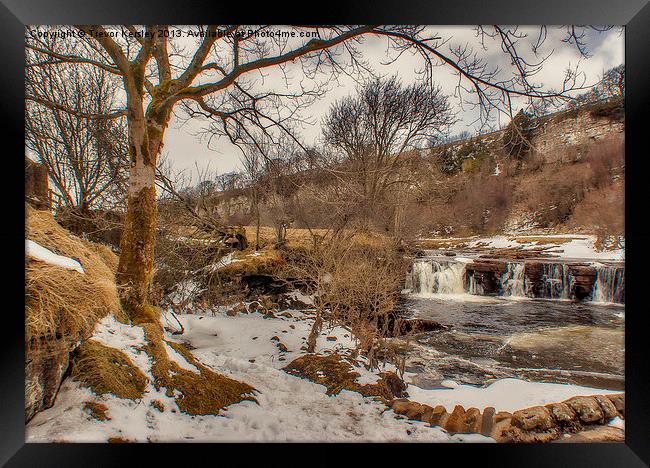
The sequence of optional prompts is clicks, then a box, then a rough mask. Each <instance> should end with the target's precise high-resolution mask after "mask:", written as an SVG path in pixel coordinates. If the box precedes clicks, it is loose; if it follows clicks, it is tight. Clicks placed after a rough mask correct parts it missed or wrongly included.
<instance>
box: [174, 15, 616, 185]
mask: <svg viewBox="0 0 650 468" xmlns="http://www.w3.org/2000/svg"><path fill="white" fill-rule="evenodd" d="M430 29H431V31H435V32H437V33H438V34H439V35H440V36H442V37H444V38H450V41H449V43H448V44H447V45H446V46H445V47H446V50H448V47H449V46H453V45H464V44H469V45H471V46H473V47H474V48H476V50H477V51H478V52H479V54H480V56H481V57H483V58H485V59H486V60H488V62H489V63H490V65H491V66H499V67H500V68H502V69H508V67H509V63H508V59H507V57H506V56H505V54H503V53H502V52H501V50H500V48H499V47H498V44H497V43H496V42H492V43H488V44H487V47H488V50H487V51H483V50H480V48H479V45H478V42H477V38H476V37H475V33H474V29H473V27H471V26H465V27H450V26H433V27H431V28H430ZM523 30H526V31H528V32H530V33H531V37H532V36H534V35H535V34H536V31H537V30H538V28H535V27H527V28H523ZM548 32H549V33H548V39H547V41H546V43H545V45H544V47H543V50H542V51H541V53H542V54H543V53H547V52H553V53H552V55H551V56H550V57H549V59H548V61H547V62H546V63H545V64H544V67H543V68H542V69H541V70H540V72H539V73H538V74H537V75H536V76H535V77H534V79H535V81H536V82H538V83H541V84H543V85H544V86H546V87H555V88H557V87H560V86H561V84H562V80H563V77H564V70H565V69H566V68H567V67H568V66H575V64H576V63H577V62H578V60H580V56H579V53H578V52H577V50H576V48H575V47H574V46H571V45H568V44H566V43H563V42H562V41H561V39H562V37H563V34H564V31H562V30H560V29H559V28H555V27H549V29H548ZM587 39H588V40H589V43H588V45H589V46H591V45H593V48H591V49H590V53H591V57H590V58H589V59H586V60H581V61H580V69H581V71H582V72H584V73H585V76H586V82H587V83H588V84H593V83H595V82H596V81H597V80H598V77H599V76H600V74H601V73H602V72H603V71H604V70H607V69H609V68H611V67H613V66H616V65H618V64H619V63H622V62H623V59H624V36H623V35H622V34H620V33H619V32H618V31H616V30H613V31H608V32H606V33H595V32H594V33H590V34H589V36H588V38H587ZM526 44H527V43H524V42H522V44H521V45H522V48H521V50H522V51H523V53H525V54H527V55H526V56H527V57H530V58H531V60H532V58H533V54H532V51H531V50H530V46H526ZM359 50H360V51H362V52H363V55H364V58H365V59H366V60H367V61H368V62H369V64H370V65H371V67H372V68H373V69H374V70H375V71H376V72H378V73H381V74H383V75H390V74H394V73H397V74H398V75H399V76H400V77H401V78H402V80H403V81H404V82H407V83H408V82H411V81H413V80H415V79H416V76H417V75H416V73H417V71H418V70H419V69H421V68H422V63H421V59H420V58H419V57H418V56H414V55H407V54H405V55H403V56H402V57H400V58H399V59H398V60H397V61H396V62H395V63H393V64H391V65H385V64H383V62H386V59H387V56H386V40H385V39H383V38H375V37H373V38H368V39H366V40H365V41H364V44H363V45H361V46H359ZM297 75H298V73H297V72H296V73H293V77H292V79H291V82H290V86H297V85H298V84H299V76H297ZM434 79H435V81H436V82H437V83H438V84H439V85H440V86H441V87H442V88H443V90H444V91H445V92H446V93H448V94H450V95H451V94H453V93H454V89H455V86H456V83H457V77H455V76H454V75H453V74H452V73H451V71H450V69H449V68H448V67H439V68H437V69H436V70H435V73H434ZM258 81H259V85H260V86H263V87H264V88H268V87H270V86H274V87H284V86H285V84H284V82H283V76H282V74H281V73H279V71H278V70H277V69H269V70H267V72H266V73H265V76H264V77H259V78H258ZM329 85H330V90H329V91H328V92H327V93H326V95H325V96H324V97H323V98H322V99H320V100H319V101H318V102H316V103H314V104H313V105H312V106H311V107H310V108H309V109H308V110H307V112H306V113H305V116H306V117H309V118H310V120H312V121H314V122H315V123H314V125H311V126H305V127H304V128H303V130H302V134H303V136H304V138H305V140H306V141H307V142H310V143H312V142H314V141H315V140H316V139H317V138H318V137H319V135H320V130H319V123H320V121H321V119H322V117H323V116H324V115H325V113H326V112H327V109H328V107H329V105H330V104H331V103H332V102H334V101H335V100H336V99H339V98H341V97H342V96H345V95H346V94H350V93H353V92H354V91H355V83H354V81H353V80H352V79H351V78H349V77H341V78H340V79H339V81H338V82H337V83H329ZM452 102H453V103H454V105H455V106H456V109H457V110H458V111H459V117H460V119H461V122H460V123H459V124H457V125H456V126H455V128H454V132H458V131H461V130H464V129H467V125H468V123H470V122H471V121H473V120H475V117H476V111H475V110H474V111H473V110H471V109H469V108H465V109H461V108H460V106H459V105H458V100H456V99H453V98H452ZM501 123H502V124H503V123H505V122H501ZM203 125H204V124H203V123H202V122H198V121H192V122H189V123H187V124H185V125H184V126H182V127H180V128H179V121H178V120H176V119H174V120H172V125H171V127H170V129H169V130H168V131H167V133H166V136H165V151H166V152H167V153H168V155H169V158H170V160H171V161H172V163H173V164H174V167H175V168H177V169H189V170H193V168H194V167H195V165H198V166H199V167H202V168H204V167H206V166H208V165H209V167H210V168H211V169H213V170H217V172H219V173H223V172H228V171H230V170H234V169H237V168H239V150H238V149H237V148H236V147H234V146H233V145H232V144H230V142H229V141H227V139H224V138H221V139H219V140H214V141H213V142H212V145H211V148H208V145H207V143H206V142H205V141H200V140H199V139H198V138H197V137H196V136H194V135H195V134H196V133H198V131H199V130H200V129H201V128H202V127H203Z"/></svg>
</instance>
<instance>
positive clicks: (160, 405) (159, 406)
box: [151, 400, 165, 413]
mask: <svg viewBox="0 0 650 468" xmlns="http://www.w3.org/2000/svg"><path fill="white" fill-rule="evenodd" d="M151 406H153V407H154V408H156V409H157V410H158V411H160V412H161V413H164V412H165V405H163V403H162V401H160V400H153V401H152V402H151Z"/></svg>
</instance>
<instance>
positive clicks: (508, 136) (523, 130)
mask: <svg viewBox="0 0 650 468" xmlns="http://www.w3.org/2000/svg"><path fill="white" fill-rule="evenodd" d="M534 122H535V121H534V119H533V118H532V116H531V115H530V114H528V113H527V112H525V111H523V110H520V111H519V112H518V113H517V115H516V116H515V117H514V118H513V119H512V120H511V121H510V123H509V124H508V126H507V127H506V129H505V130H504V132H503V136H502V138H501V143H502V144H503V147H504V149H505V151H506V154H508V155H509V156H510V157H512V158H514V159H516V160H522V159H523V158H524V157H525V156H526V155H527V154H528V152H529V151H530V149H531V148H532V144H531V142H530V140H531V138H532V135H533V130H534V128H535V123H534Z"/></svg>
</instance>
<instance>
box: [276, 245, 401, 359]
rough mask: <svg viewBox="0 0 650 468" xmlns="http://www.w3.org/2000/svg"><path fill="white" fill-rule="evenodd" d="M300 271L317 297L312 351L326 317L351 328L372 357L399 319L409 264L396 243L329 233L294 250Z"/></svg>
mask: <svg viewBox="0 0 650 468" xmlns="http://www.w3.org/2000/svg"><path fill="white" fill-rule="evenodd" d="M289 271H291V272H292V273H293V274H295V275H296V276H299V277H301V278H307V279H308V280H309V281H307V284H308V285H309V286H308V287H309V289H310V291H309V292H310V293H311V294H313V295H314V296H315V298H316V306H317V318H316V323H315V324H314V328H313V330H312V334H311V335H310V340H309V343H308V351H309V352H313V350H314V345H315V338H316V337H317V336H318V334H319V331H320V327H321V326H322V324H323V323H324V322H326V323H330V324H333V325H344V326H348V327H350V328H351V330H352V331H353V334H354V336H355V337H356V339H357V340H358V349H359V350H360V351H361V352H363V353H364V354H366V355H367V356H368V357H369V358H370V360H371V362H372V360H373V356H374V355H375V354H374V353H375V352H376V350H377V349H378V347H379V341H380V340H381V338H382V337H384V336H386V334H388V333H389V331H390V330H389V327H390V325H391V324H393V323H394V322H393V321H392V320H391V319H390V315H391V313H393V312H395V309H396V306H397V301H398V299H399V296H400V291H401V288H402V282H403V279H404V274H405V272H406V264H405V263H404V259H403V255H402V254H401V253H400V252H399V250H398V249H397V248H396V246H395V245H394V244H393V243H390V242H388V241H386V240H380V239H376V238H375V239H373V238H367V237H364V235H363V234H359V233H357V234H350V233H346V234H345V235H340V236H335V237H330V238H328V239H326V240H324V241H323V242H320V243H318V244H316V247H315V248H314V249H308V250H307V249H305V250H303V251H302V252H300V253H297V254H296V255H295V258H293V259H292V261H291V262H290V266H289Z"/></svg>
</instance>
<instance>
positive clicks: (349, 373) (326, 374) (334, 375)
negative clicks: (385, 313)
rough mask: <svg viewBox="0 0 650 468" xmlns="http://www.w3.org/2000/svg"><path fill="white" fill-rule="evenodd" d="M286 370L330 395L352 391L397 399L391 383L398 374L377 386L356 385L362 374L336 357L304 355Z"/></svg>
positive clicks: (387, 376) (386, 375)
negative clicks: (309, 381) (319, 385)
mask: <svg viewBox="0 0 650 468" xmlns="http://www.w3.org/2000/svg"><path fill="white" fill-rule="evenodd" d="M283 370H284V371H285V372H287V373H288V374H291V375H294V376H296V377H300V378H304V379H308V380H311V381H312V382H315V383H318V384H321V385H324V386H325V387H326V388H327V392H326V393H327V395H338V394H339V393H340V392H341V390H351V391H353V392H358V393H361V394H362V395H364V396H376V397H381V398H383V399H385V400H390V399H392V398H394V397H395V396H396V395H395V391H394V389H393V388H392V387H393V385H392V384H393V382H392V381H393V380H394V379H396V378H397V377H396V376H395V374H392V373H390V372H384V373H381V374H380V376H381V378H380V379H379V380H378V381H377V382H376V383H374V384H366V385H361V384H359V383H357V382H356V381H355V380H356V378H357V377H359V373H358V372H354V371H353V370H352V366H351V365H350V363H348V362H346V361H345V360H344V359H343V357H342V356H340V355H339V354H336V353H334V354H330V355H327V356H322V355H317V354H305V355H303V356H300V357H298V358H296V359H294V360H293V361H291V363H289V364H288V365H287V366H286V367H285V368H284V369H283Z"/></svg>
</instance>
